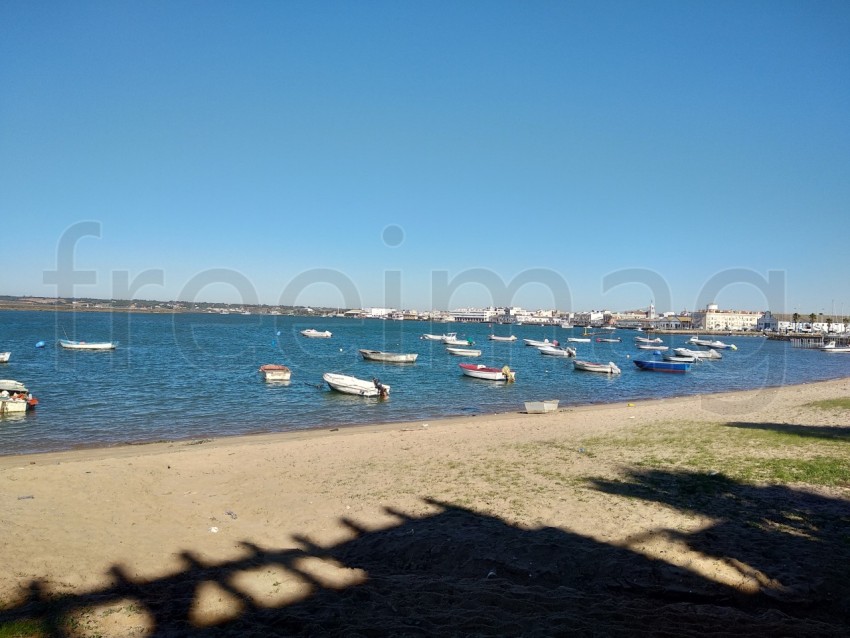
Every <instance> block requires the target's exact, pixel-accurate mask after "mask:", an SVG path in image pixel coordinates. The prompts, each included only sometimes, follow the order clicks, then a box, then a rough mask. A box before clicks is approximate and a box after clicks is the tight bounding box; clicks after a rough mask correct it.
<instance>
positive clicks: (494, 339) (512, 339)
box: [489, 335, 516, 341]
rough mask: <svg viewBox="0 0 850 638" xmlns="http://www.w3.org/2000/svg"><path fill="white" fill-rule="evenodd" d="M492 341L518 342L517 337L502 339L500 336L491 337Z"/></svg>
mask: <svg viewBox="0 0 850 638" xmlns="http://www.w3.org/2000/svg"><path fill="white" fill-rule="evenodd" d="M489 339H490V341H516V335H511V336H510V337H500V336H499V335H490V337H489Z"/></svg>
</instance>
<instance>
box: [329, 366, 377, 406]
mask: <svg viewBox="0 0 850 638" xmlns="http://www.w3.org/2000/svg"><path fill="white" fill-rule="evenodd" d="M322 379H324V380H325V383H327V384H328V385H329V386H330V387H331V389H333V390H336V391H337V392H343V393H345V394H356V395H358V396H361V397H380V398H381V399H385V398H387V396H389V394H390V386H388V385H384V384H383V383H381V382H380V381H378V379H372V380H371V381H366V380H365V379H358V378H357V377H352V376H349V375H347V374H337V373H335V372H325V374H323V375H322Z"/></svg>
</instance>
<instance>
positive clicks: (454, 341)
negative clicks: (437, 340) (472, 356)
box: [443, 337, 475, 346]
mask: <svg viewBox="0 0 850 638" xmlns="http://www.w3.org/2000/svg"><path fill="white" fill-rule="evenodd" d="M443 344H444V345H447V346H474V345H475V342H474V341H473V340H472V339H458V338H457V337H443Z"/></svg>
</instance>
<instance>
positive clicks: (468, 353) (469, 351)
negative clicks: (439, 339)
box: [446, 346, 481, 357]
mask: <svg viewBox="0 0 850 638" xmlns="http://www.w3.org/2000/svg"><path fill="white" fill-rule="evenodd" d="M446 352H448V353H449V354H453V355H457V356H459V357H480V356H481V350H478V349H476V348H457V347H454V346H448V347H447V348H446Z"/></svg>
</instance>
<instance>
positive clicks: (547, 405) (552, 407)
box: [525, 399, 559, 414]
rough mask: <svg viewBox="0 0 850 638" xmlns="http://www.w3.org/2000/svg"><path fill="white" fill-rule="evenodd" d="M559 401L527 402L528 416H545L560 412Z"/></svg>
mask: <svg viewBox="0 0 850 638" xmlns="http://www.w3.org/2000/svg"><path fill="white" fill-rule="evenodd" d="M558 402H559V400H558V399H552V400H550V401H525V411H526V412H527V413H528V414H545V413H547V412H557V411H558Z"/></svg>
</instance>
